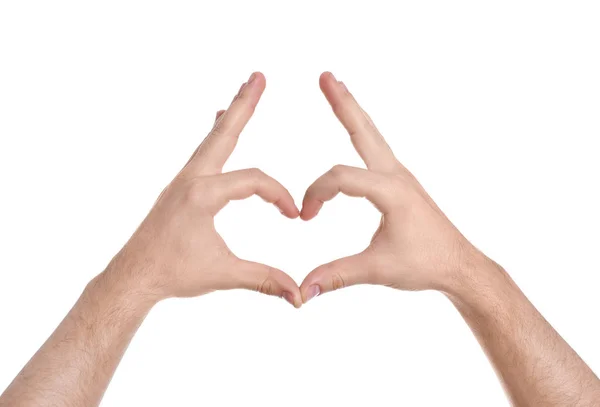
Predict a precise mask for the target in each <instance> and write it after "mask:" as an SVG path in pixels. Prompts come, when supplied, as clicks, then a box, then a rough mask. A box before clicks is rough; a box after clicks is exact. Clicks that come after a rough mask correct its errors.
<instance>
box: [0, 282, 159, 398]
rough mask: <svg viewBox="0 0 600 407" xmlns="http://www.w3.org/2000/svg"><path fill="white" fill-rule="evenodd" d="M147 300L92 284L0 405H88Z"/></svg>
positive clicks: (111, 286)
mask: <svg viewBox="0 0 600 407" xmlns="http://www.w3.org/2000/svg"><path fill="white" fill-rule="evenodd" d="M152 304H153V301H152V300H151V299H149V298H144V296H142V295H140V293H133V292H132V291H130V290H128V289H125V288H124V287H122V286H120V285H119V284H117V282H116V281H111V279H110V278H107V276H106V274H105V273H103V274H101V275H99V276H98V277H96V278H95V279H93V280H92V281H91V282H90V283H89V284H88V286H87V287H86V288H85V290H84V292H83V293H82V295H81V297H80V298H79V300H78V301H77V303H76V304H75V306H74V307H73V308H72V309H71V311H70V312H69V314H68V315H67V316H66V317H65V319H64V320H63V321H62V322H61V324H60V325H59V326H58V328H57V329H56V331H54V333H53V334H52V336H50V338H48V340H47V341H46V343H44V345H43V346H42V347H41V348H40V349H39V351H38V352H37V353H36V354H35V355H34V356H33V358H32V359H31V360H30V361H29V362H28V363H27V365H26V366H25V367H24V368H23V370H22V371H21V372H20V373H19V375H18V376H17V377H16V378H15V379H14V381H13V382H12V383H11V385H10V386H9V387H8V388H7V389H6V391H5V392H4V394H3V395H2V396H1V397H0V406H2V407H4V406H16V405H18V406H23V407H27V406H94V405H98V404H99V403H100V400H101V398H102V396H103V394H104V391H105V390H106V387H107V386H108V383H109V381H110V379H111V377H112V376H113V374H114V371H115V369H116V367H117V365H118V363H119V361H120V360H121V358H122V356H123V353H124V352H125V350H126V348H127V346H128V344H129V342H130V341H131V339H132V337H133V335H134V334H135V332H136V331H137V329H138V327H139V326H140V324H141V323H142V321H143V319H144V318H145V316H146V314H147V313H148V311H149V310H150V308H151V307H152Z"/></svg>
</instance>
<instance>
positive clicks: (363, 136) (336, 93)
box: [319, 72, 398, 171]
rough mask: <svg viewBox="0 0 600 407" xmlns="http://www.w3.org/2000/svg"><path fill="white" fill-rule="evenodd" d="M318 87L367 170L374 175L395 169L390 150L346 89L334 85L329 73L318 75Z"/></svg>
mask: <svg viewBox="0 0 600 407" xmlns="http://www.w3.org/2000/svg"><path fill="white" fill-rule="evenodd" d="M319 85H320V87H321V90H322V91H323V94H324V95H325V97H326V98H327V101H328V102H329V104H330V105H331V108H332V109H333V112H334V113H335V115H336V116H337V118H338V120H339V121H340V122H341V123H342V124H343V125H344V127H345V128H346V130H347V131H348V133H349V134H350V140H351V141H352V144H353V145H354V148H355V149H356V151H357V152H358V154H359V155H360V157H361V158H362V160H363V161H364V162H365V164H366V165H367V168H369V169H372V170H376V171H387V170H393V169H395V168H397V165H398V161H397V160H396V158H395V157H394V153H393V152H392V150H391V148H390V146H389V145H388V144H387V143H386V141H385V139H384V138H383V136H382V135H381V133H379V130H377V128H376V127H375V124H374V123H373V121H372V120H371V118H370V117H369V115H367V113H366V112H365V111H364V110H363V109H362V108H361V107H360V105H359V104H358V102H357V101H356V99H354V96H352V94H351V93H350V92H349V91H348V89H347V88H346V86H345V85H344V84H343V83H341V82H338V81H337V79H336V78H335V77H334V76H333V74H332V73H331V72H325V73H323V74H322V75H321V77H320V79H319Z"/></svg>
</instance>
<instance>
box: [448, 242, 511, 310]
mask: <svg viewBox="0 0 600 407" xmlns="http://www.w3.org/2000/svg"><path fill="white" fill-rule="evenodd" d="M513 286H514V282H513V281H512V279H511V278H510V276H509V275H508V273H507V272H506V271H505V270H504V269H503V268H502V267H501V266H500V265H499V264H497V263H496V262H495V261H493V260H492V259H490V258H489V257H487V256H486V255H484V254H483V253H482V252H480V251H479V250H478V249H476V248H475V247H470V249H469V250H465V253H463V256H462V259H461V262H460V266H459V267H458V269H457V270H456V271H455V272H454V273H452V275H451V277H450V278H448V279H447V281H446V282H445V284H444V285H443V287H442V288H441V289H440V291H442V292H443V293H444V294H445V295H446V296H447V297H449V298H450V299H451V300H452V301H453V302H457V301H458V302H461V303H473V302H474V303H476V302H478V301H479V300H480V299H481V297H486V296H487V297H493V296H495V295H497V294H498V293H501V292H507V290H510V289H511V287H513Z"/></svg>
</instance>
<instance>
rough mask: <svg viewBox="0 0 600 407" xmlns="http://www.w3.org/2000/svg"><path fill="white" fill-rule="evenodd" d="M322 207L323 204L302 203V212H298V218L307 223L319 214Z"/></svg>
mask: <svg viewBox="0 0 600 407" xmlns="http://www.w3.org/2000/svg"><path fill="white" fill-rule="evenodd" d="M322 206H323V204H322V203H320V202H311V201H306V202H304V204H303V205H302V210H301V211H300V218H301V219H302V220H304V221H309V220H311V219H313V218H314V217H315V216H317V215H318V214H319V211H320V210H321V207H322Z"/></svg>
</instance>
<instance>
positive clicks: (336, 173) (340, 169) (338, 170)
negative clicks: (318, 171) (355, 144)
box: [329, 164, 347, 178]
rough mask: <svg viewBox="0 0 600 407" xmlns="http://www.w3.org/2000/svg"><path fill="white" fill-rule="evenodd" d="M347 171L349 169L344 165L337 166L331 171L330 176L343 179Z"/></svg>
mask: <svg viewBox="0 0 600 407" xmlns="http://www.w3.org/2000/svg"><path fill="white" fill-rule="evenodd" d="M346 171H347V167H346V166H345V165H342V164H336V165H334V166H333V167H331V170H329V172H330V174H331V175H332V176H333V177H335V178H340V177H342V176H343V175H344V174H345V173H346Z"/></svg>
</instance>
